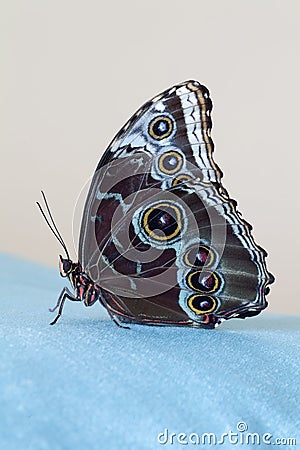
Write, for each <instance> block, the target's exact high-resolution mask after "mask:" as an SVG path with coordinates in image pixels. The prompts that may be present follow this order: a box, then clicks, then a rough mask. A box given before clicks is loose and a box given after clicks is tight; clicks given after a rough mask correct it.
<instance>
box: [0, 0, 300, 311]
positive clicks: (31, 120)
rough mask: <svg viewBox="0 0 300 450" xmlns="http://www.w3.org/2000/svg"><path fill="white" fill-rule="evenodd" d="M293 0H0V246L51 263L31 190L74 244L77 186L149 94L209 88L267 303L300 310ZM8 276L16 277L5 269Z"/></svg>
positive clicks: (220, 154)
mask: <svg viewBox="0 0 300 450" xmlns="http://www.w3.org/2000/svg"><path fill="white" fill-rule="evenodd" d="M298 5H299V2H297V1H296V0H295V1H289V0H287V1H275V0H274V1H266V0H256V1H253V0H251V1H250V0H248V1H242V0H240V1H237V0H226V1H223V0H219V1H200V0H191V1H188V0H185V1H184V0H181V1H175V0H172V1H170V0H161V1H158V0H151V1H147V2H146V1H132V0H127V1H126V2H121V1H120V2H116V1H108V2H107V1H103V2H101V1H99V0H98V1H96V0H95V1H91V0H87V1H79V2H78V1H74V0H73V1H67V0H60V1H38V0H28V1H19V0H10V1H6V2H4V1H2V2H1V11H0V21H1V23H0V33H1V78H2V82H1V154H2V163H1V190H0V195H1V250H2V251H5V252H9V253H13V254H16V255H20V256H22V257H25V258H28V259H31V260H35V261H39V262H42V263H46V264H48V265H56V264H57V254H58V252H59V251H60V248H59V245H58V243H57V242H56V241H55V239H54V238H53V236H52V235H51V233H50V232H49V230H48V229H47V228H46V226H45V224H44V223H43V221H42V219H41V217H40V215H39V213H38V211H37V208H36V206H35V200H38V199H39V191H40V189H41V188H43V189H45V191H46V193H47V195H48V198H49V201H50V203H51V206H52V210H53V213H54V215H55V217H56V220H57V222H58V224H59V227H60V229H61V232H62V234H63V236H64V237H65V240H66V241H67V243H68V246H69V247H70V248H71V253H73V256H74V255H75V251H74V250H73V247H72V216H73V209H74V205H75V202H76V199H77V196H78V194H79V192H80V190H81V188H82V187H83V185H84V184H85V182H86V181H87V180H88V178H89V176H90V175H91V174H92V172H93V171H94V168H95V166H96V164H97V162H98V160H99V158H100V156H101V153H102V152H103V151H104V149H105V147H106V146H107V144H108V143H109V141H110V140H111V138H112V137H113V135H114V134H115V133H116V132H117V131H118V129H119V128H120V127H121V126H122V125H123V124H124V122H125V121H126V120H127V119H128V117H129V116H130V115H131V114H132V113H133V112H134V111H135V110H136V109H137V108H138V107H139V106H140V104H142V103H143V102H144V101H145V100H147V99H148V98H150V97H152V96H154V95H155V94H157V93H159V92H160V91H161V90H163V89H166V88H168V87H169V86H171V85H172V84H176V83H178V82H181V81H183V80H185V79H188V78H195V79H197V80H199V81H200V82H202V83H203V84H205V85H206V86H207V87H208V88H209V89H210V91H211V96H212V99H213V102H214V109H213V122H214V128H213V138H214V141H215V144H216V151H215V159H216V161H217V162H218V163H219V165H220V166H221V168H222V169H223V171H224V173H225V177H224V179H223V180H224V185H225V186H226V188H227V189H228V190H229V192H230V194H231V195H232V196H233V197H234V198H236V199H237V200H238V202H239V209H240V210H241V211H242V212H243V214H244V217H245V218H246V219H247V220H248V221H250V222H251V223H252V224H253V225H254V235H255V237H256V240H257V242H258V243H259V244H261V245H262V246H263V247H265V248H266V249H267V250H268V252H269V255H270V256H269V258H268V262H269V264H268V265H269V269H270V270H271V271H272V272H273V273H274V274H275V275H276V277H277V282H276V284H275V285H274V286H273V287H272V294H271V295H270V296H269V301H270V308H269V311H273V312H289V313H293V312H298V313H299V312H300V304H299V301H298V295H296V292H297V290H298V289H299V286H298V283H299V276H298V270H297V269H298V268H299V263H298V261H299V237H298V236H299V228H300V227H299V197H298V195H299V181H298V180H299V150H298V147H299V145H298V140H299V137H298V130H299V112H298V111H299V104H300V102H299V100H300V99H299V75H300V74H299V31H298V30H299V8H298ZM16 277H17V274H16Z"/></svg>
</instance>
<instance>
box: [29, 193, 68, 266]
mask: <svg viewBox="0 0 300 450" xmlns="http://www.w3.org/2000/svg"><path fill="white" fill-rule="evenodd" d="M41 193H42V196H43V200H44V203H45V206H46V209H47V212H48V214H49V217H50V221H51V222H50V221H49V219H48V217H47V216H46V214H45V212H44V210H43V208H42V206H41V204H40V203H39V202H36V204H37V205H38V208H39V210H40V212H41V214H42V216H43V218H44V220H45V222H46V223H47V225H48V227H49V228H50V230H51V231H52V233H53V234H54V236H55V237H56V239H57V240H58V242H59V243H60V244H61V246H62V247H63V249H64V251H65V252H66V255H67V258H68V259H70V255H69V252H68V250H67V246H66V244H65V242H64V240H63V238H62V236H61V234H60V232H59V231H58V228H57V226H56V224H55V222H54V219H53V216H52V214H51V211H50V208H49V205H48V202H47V199H46V196H45V194H44V192H43V191H41Z"/></svg>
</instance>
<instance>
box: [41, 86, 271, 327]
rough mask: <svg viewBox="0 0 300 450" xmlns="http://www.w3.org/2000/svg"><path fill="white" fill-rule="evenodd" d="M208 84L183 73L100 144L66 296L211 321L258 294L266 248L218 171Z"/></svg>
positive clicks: (142, 320) (113, 308) (250, 306)
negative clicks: (104, 147)
mask: <svg viewBox="0 0 300 450" xmlns="http://www.w3.org/2000/svg"><path fill="white" fill-rule="evenodd" d="M211 109H212V102H211V100H210V97H209V91H208V90H207V88H206V87H205V86H203V85H201V84H200V83H198V82H197V81H187V82H184V83H182V84H179V85H177V86H174V87H172V88H171V89H168V90H166V91H164V92H163V93H161V94H159V95H157V96H156V97H154V98H153V99H152V100H150V101H148V102H147V103H145V104H144V106H142V107H141V108H140V109H139V110H138V111H137V112H136V113H135V114H134V115H133V116H132V117H131V119H130V120H129V121H128V122H127V123H126V125H125V126H124V127H123V128H122V129H121V130H120V132H119V133H118V134H117V135H116V137H115V138H114V140H113V141H112V142H111V144H110V145H109V147H108V149H107V150H106V151H105V153H104V155H103V156H102V158H101V160H100V162H99V164H98V166H97V168H96V172H95V174H94V177H93V179H92V182H91V185H90V189H89V193H88V196H87V199H86V203H85V207H84V212H83V217H82V224H81V231H80V237H79V261H78V262H76V263H74V262H73V261H72V260H71V259H70V257H69V253H68V251H67V248H66V245H65V243H64V241H63V239H62V237H61V235H60V233H59V231H58V229H57V227H56V225H55V223H54V220H53V218H52V215H51V213H50V209H49V207H48V204H47V201H46V198H45V196H44V194H43V197H44V201H45V205H46V209H47V211H48V214H49V219H47V218H46V215H45V213H44V212H43V210H42V208H41V206H40V204H38V206H39V207H40V210H41V212H42V214H43V216H44V218H45V219H46V221H47V223H48V225H49V226H50V228H51V229H52V231H53V233H54V234H55V236H56V238H57V239H58V241H59V242H60V243H61V245H62V246H63V248H64V250H65V252H66V258H63V257H62V256H60V263H59V268H60V274H61V275H62V276H63V277H67V278H68V279H69V280H70V282H71V285H72V287H73V289H74V293H72V292H71V291H69V289H68V288H67V287H65V288H64V289H63V291H62V292H61V294H60V296H59V299H58V302H57V304H56V306H55V308H54V309H53V310H52V311H54V310H56V309H57V308H58V314H57V316H56V318H55V319H54V320H53V322H52V324H54V323H56V321H57V320H58V318H59V317H60V315H61V313H62V309H63V306H64V302H65V300H66V299H69V300H72V301H83V302H84V304H85V305H86V306H91V305H93V304H94V303H95V302H96V301H97V300H99V301H100V303H101V304H102V305H103V306H104V307H105V308H106V310H107V312H108V314H109V316H110V317H111V319H112V320H113V321H114V322H115V323H116V324H117V325H119V326H124V324H128V323H135V324H146V325H174V326H175V325H178V326H188V327H200V328H215V327H216V326H217V325H218V324H219V323H221V322H222V321H223V320H226V319H230V318H233V317H239V318H245V317H248V316H254V315H256V314H259V313H260V311H261V310H262V309H264V308H266V306H267V301H266V295H267V294H268V292H269V290H270V289H269V287H268V285H269V284H271V283H273V281H274V277H273V276H272V274H270V273H269V272H268V271H267V268H266V262H265V258H266V256H267V253H266V252H265V251H264V250H263V249H262V248H261V247H259V246H258V245H257V244H256V243H255V242H254V239H253V237H252V234H251V226H250V225H249V224H248V223H247V222H245V221H244V220H243V219H242V217H241V214H240V212H239V211H237V209H236V205H237V203H236V202H235V201H234V200H232V199H231V198H230V197H229V195H228V193H227V191H226V189H225V188H224V187H223V185H222V183H221V178H222V172H221V170H220V169H219V167H218V166H217V164H216V163H215V161H214V159H213V148H214V144H213V142H212V139H211V137H210V131H211V127H212V121H211V117H210V113H211Z"/></svg>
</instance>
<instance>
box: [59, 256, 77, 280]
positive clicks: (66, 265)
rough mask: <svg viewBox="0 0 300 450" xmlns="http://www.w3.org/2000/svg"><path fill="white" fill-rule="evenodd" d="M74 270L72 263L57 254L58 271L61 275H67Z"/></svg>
mask: <svg viewBox="0 0 300 450" xmlns="http://www.w3.org/2000/svg"><path fill="white" fill-rule="evenodd" d="M73 270H74V263H73V262H72V261H71V260H70V259H68V258H63V257H62V256H61V255H59V272H60V275H61V276H62V277H68V276H70V274H71V273H72V271H73Z"/></svg>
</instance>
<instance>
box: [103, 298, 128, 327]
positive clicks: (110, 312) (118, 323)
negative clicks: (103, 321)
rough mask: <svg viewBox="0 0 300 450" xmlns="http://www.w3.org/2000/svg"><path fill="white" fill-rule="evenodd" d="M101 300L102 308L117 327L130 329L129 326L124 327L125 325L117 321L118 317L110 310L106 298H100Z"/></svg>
mask: <svg viewBox="0 0 300 450" xmlns="http://www.w3.org/2000/svg"><path fill="white" fill-rule="evenodd" d="M101 302H102V304H103V306H104V308H105V309H106V311H107V312H108V315H109V317H110V318H111V320H112V321H113V322H114V323H115V324H116V325H117V327H119V328H126V329H127V330H130V327H126V326H125V325H122V324H121V323H120V322H119V321H118V319H117V318H116V316H115V314H113V313H112V311H111V310H110V306H109V305H108V303H107V302H106V300H104V298H101Z"/></svg>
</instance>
